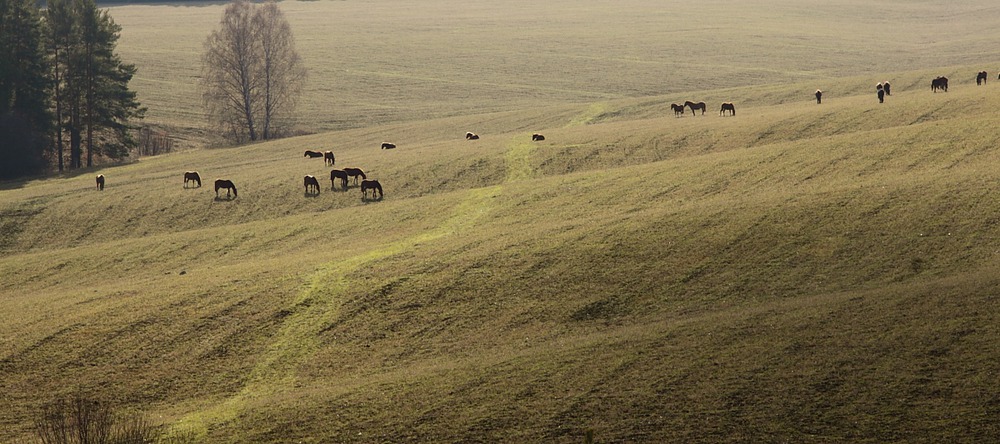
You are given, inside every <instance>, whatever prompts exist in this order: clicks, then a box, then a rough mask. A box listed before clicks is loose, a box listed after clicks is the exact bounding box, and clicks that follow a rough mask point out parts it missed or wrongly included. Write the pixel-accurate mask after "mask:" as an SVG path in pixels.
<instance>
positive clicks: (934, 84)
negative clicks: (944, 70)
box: [931, 77, 948, 92]
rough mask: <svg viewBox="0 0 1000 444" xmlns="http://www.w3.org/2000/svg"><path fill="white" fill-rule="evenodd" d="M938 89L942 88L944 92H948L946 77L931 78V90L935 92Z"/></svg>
mask: <svg viewBox="0 0 1000 444" xmlns="http://www.w3.org/2000/svg"><path fill="white" fill-rule="evenodd" d="M939 89H940V90H944V92H948V78H947V77H938V78H936V79H934V80H931V91H933V92H937V90H939Z"/></svg>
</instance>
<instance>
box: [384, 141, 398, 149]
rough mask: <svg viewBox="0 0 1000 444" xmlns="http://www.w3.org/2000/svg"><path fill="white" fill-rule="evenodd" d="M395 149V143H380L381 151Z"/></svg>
mask: <svg viewBox="0 0 1000 444" xmlns="http://www.w3.org/2000/svg"><path fill="white" fill-rule="evenodd" d="M395 147H396V144H395V143H389V142H382V149H384V150H391V149H393V148H395Z"/></svg>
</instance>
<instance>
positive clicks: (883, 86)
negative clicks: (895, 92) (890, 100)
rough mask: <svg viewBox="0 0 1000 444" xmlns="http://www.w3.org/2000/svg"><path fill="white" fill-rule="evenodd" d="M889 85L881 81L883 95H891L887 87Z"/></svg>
mask: <svg viewBox="0 0 1000 444" xmlns="http://www.w3.org/2000/svg"><path fill="white" fill-rule="evenodd" d="M890 86H891V85H889V82H882V89H884V90H885V95H887V96H891V95H892V92H891V91H889V87H890Z"/></svg>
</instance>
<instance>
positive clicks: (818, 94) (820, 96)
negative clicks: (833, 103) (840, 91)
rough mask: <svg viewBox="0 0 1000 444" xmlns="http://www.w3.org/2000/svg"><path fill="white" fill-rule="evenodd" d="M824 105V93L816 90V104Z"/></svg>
mask: <svg viewBox="0 0 1000 444" xmlns="http://www.w3.org/2000/svg"><path fill="white" fill-rule="evenodd" d="M821 103H823V91H820V90H818V89H817V90H816V104H817V105H819V104H821Z"/></svg>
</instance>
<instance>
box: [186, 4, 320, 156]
mask: <svg viewBox="0 0 1000 444" xmlns="http://www.w3.org/2000/svg"><path fill="white" fill-rule="evenodd" d="M220 25H221V28H220V29H218V30H216V31H213V32H212V34H210V35H209V36H208V39H207V40H206V41H205V55H204V57H203V63H204V65H203V76H202V86H203V88H204V93H203V98H204V101H205V105H206V109H207V111H208V115H209V118H210V121H211V122H212V123H213V124H215V125H216V126H217V127H218V128H219V129H220V130H221V131H222V135H223V136H224V137H226V138H227V139H229V140H231V141H233V142H236V143H244V142H252V141H256V140H267V139H273V138H276V137H281V136H282V134H283V133H285V132H287V130H288V129H289V128H290V127H291V125H292V124H293V123H294V120H293V117H294V110H295V105H296V101H297V99H298V97H299V95H300V94H301V92H302V83H303V82H304V80H305V68H304V67H303V66H302V60H301V58H300V57H299V54H298V52H297V51H296V50H295V39H294V37H293V36H292V29H291V26H290V25H289V24H288V21H287V20H285V16H284V14H282V12H281V10H280V9H279V8H278V5H277V4H276V3H274V2H273V1H272V2H268V3H264V4H262V5H254V4H252V3H250V2H248V1H246V0H236V1H234V2H233V3H230V4H229V5H228V6H227V7H226V10H225V12H224V13H223V15H222V21H221V22H220Z"/></svg>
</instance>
